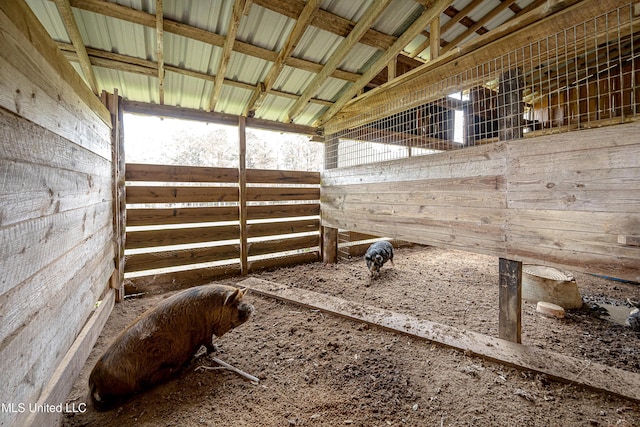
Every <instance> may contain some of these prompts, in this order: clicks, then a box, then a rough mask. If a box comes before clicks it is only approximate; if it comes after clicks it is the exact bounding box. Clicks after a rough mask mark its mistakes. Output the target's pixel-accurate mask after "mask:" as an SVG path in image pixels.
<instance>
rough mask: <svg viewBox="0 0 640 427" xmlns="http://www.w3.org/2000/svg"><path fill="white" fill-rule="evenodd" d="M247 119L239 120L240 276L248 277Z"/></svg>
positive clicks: (241, 118)
mask: <svg viewBox="0 0 640 427" xmlns="http://www.w3.org/2000/svg"><path fill="white" fill-rule="evenodd" d="M246 122H247V119H246V117H244V116H240V117H239V118H238V140H239V151H238V160H239V164H238V172H239V173H238V188H239V198H238V201H239V202H238V209H239V215H240V274H242V275H243V276H246V275H247V273H248V271H249V265H248V262H247V258H248V253H249V248H248V246H247V161H246V156H247V134H246Z"/></svg>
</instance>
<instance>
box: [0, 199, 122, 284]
mask: <svg viewBox="0 0 640 427" xmlns="http://www.w3.org/2000/svg"><path fill="white" fill-rule="evenodd" d="M110 207H111V202H110V201H106V202H103V203H99V204H97V205H93V206H88V207H86V208H82V209H74V210H72V211H67V212H61V213H59V214H54V215H50V216H46V217H41V218H38V219H35V220H32V221H27V222H21V223H18V224H16V225H13V226H9V227H8V228H5V229H2V230H1V231H0V247H2V248H3V251H2V253H0V271H2V272H3V275H2V277H1V278H0V295H2V294H3V293H5V292H6V291H8V290H9V289H11V288H12V287H13V286H15V285H16V284H17V283H21V282H22V281H24V280H26V279H27V278H28V277H29V276H31V275H32V274H34V273H35V272H37V271H39V270H40V269H42V268H46V267H47V266H48V265H49V263H51V262H53V261H54V260H55V259H57V258H59V257H60V256H61V255H62V254H64V253H66V252H68V251H69V250H71V249H72V248H73V247H75V246H76V245H77V244H78V243H79V242H82V241H83V240H85V239H87V238H89V237H91V235H93V234H94V233H96V232H97V231H98V230H100V229H102V228H103V227H104V226H105V224H111V209H110Z"/></svg>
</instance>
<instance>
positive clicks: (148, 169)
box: [125, 164, 320, 292]
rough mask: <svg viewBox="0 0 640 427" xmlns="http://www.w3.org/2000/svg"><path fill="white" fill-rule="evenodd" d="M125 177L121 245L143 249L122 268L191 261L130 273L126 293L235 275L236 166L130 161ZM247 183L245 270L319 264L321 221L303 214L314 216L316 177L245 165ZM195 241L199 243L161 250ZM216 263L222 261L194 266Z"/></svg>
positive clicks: (317, 194)
mask: <svg viewBox="0 0 640 427" xmlns="http://www.w3.org/2000/svg"><path fill="white" fill-rule="evenodd" d="M126 180H127V191H126V197H127V205H128V209H127V226H128V227H129V228H128V230H127V237H126V249H127V250H131V249H146V250H145V251H138V252H144V253H136V254H128V255H127V257H126V262H125V271H126V272H127V273H131V272H146V271H149V270H153V269H163V268H169V267H171V268H173V267H176V266H189V265H194V267H193V268H187V269H183V270H184V271H179V272H171V273H169V272H167V273H164V272H162V271H156V272H153V271H149V274H146V273H141V275H139V276H137V277H131V276H130V277H131V278H128V279H127V282H128V286H130V292H150V291H153V290H154V289H156V288H159V289H163V290H166V289H169V288H171V287H184V286H195V285H198V284H202V283H207V282H209V281H211V280H213V279H214V278H215V277H218V276H222V275H235V274H239V273H240V262H241V253H240V236H241V234H240V225H239V221H240V208H239V204H238V201H239V187H238V181H239V173H238V169H234V168H211V167H190V166H165V165H145V164H127V166H126ZM246 182H247V191H246V198H247V207H246V218H247V227H246V229H247V232H246V236H247V247H248V250H247V255H248V259H247V269H248V271H254V270H259V269H263V268H270V267H275V266H278V265H292V264H296V263H300V262H311V261H317V260H318V253H319V250H318V246H319V229H320V220H319V218H300V217H310V216H311V217H313V216H316V217H319V214H320V204H319V199H320V188H319V185H320V174H319V173H317V172H297V171H272V170H257V169H248V170H247V171H246ZM194 183H198V184H200V185H199V186H194ZM265 220H269V222H266V221H265ZM180 225H182V227H180ZM167 226H171V227H167ZM134 227H135V228H134ZM145 228H146V229H145ZM301 233H312V234H311V235H303V234H301ZM283 235H292V236H287V237H283ZM216 242H219V243H216ZM222 242H224V243H222ZM199 243H202V244H204V245H202V247H194V248H187V249H184V248H179V249H174V248H161V247H165V246H175V245H190V244H199ZM301 250H302V251H303V253H296V254H291V253H289V254H284V255H282V254H283V253H285V252H292V251H294V252H299V251H301ZM129 253H131V252H129ZM274 254H281V255H282V256H280V255H278V256H274ZM265 256H266V257H265ZM215 261H220V262H222V263H223V264H224V265H221V266H219V267H202V266H197V265H196V264H201V263H209V262H215Z"/></svg>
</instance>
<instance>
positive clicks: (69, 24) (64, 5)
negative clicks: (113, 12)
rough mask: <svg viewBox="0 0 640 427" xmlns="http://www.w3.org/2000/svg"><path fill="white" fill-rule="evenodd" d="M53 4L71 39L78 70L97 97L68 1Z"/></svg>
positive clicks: (87, 56)
mask: <svg viewBox="0 0 640 427" xmlns="http://www.w3.org/2000/svg"><path fill="white" fill-rule="evenodd" d="M55 2H56V6H57V7H58V12H60V16H61V17H62V21H63V22H64V26H65V29H66V30H67V34H69V38H70V39H71V43H73V46H74V47H75V49H76V52H77V53H78V60H79V61H80V68H81V69H82V72H83V73H84V77H85V79H87V83H88V84H89V87H90V88H91V90H92V91H93V93H94V94H95V95H98V94H99V93H100V91H99V90H98V81H97V80H96V75H95V74H94V73H93V68H92V67H91V61H90V60H89V55H88V54H87V49H86V47H85V45H84V41H82V36H81V35H80V30H79V29H78V23H77V22H76V18H75V17H74V16H73V11H72V10H71V4H70V3H69V0H55Z"/></svg>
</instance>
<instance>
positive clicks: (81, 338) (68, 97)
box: [0, 2, 115, 426]
mask: <svg viewBox="0 0 640 427" xmlns="http://www.w3.org/2000/svg"><path fill="white" fill-rule="evenodd" d="M0 28H2V30H1V31H0V46H2V48H0V81H2V84H1V85H0V129H1V134H0V171H2V172H1V175H2V181H1V182H0V247H1V248H2V249H1V250H0V271H2V277H1V279H0V283H1V285H0V298H1V305H0V318H2V322H1V323H0V377H1V382H2V384H3V386H2V387H1V389H0V402H2V405H3V406H2V411H0V424H2V425H7V426H14V425H15V426H18V425H29V424H32V423H36V424H39V425H55V424H56V423H57V420H58V419H59V417H60V416H61V413H60V412H59V411H53V412H50V413H46V411H37V410H30V408H31V409H34V408H35V409H37V408H44V407H46V405H57V404H59V403H61V402H63V401H64V399H65V397H66V395H67V394H68V392H69V390H70V387H71V385H72V384H71V381H72V380H73V379H74V378H75V376H77V374H78V372H79V369H80V367H81V366H82V364H83V363H84V361H85V360H86V357H87V356H88V352H89V351H90V349H91V347H92V346H93V344H94V342H95V340H96V339H97V334H98V333H99V331H100V330H101V328H102V325H103V324H104V322H105V321H106V317H107V316H108V314H109V312H110V307H112V303H113V293H112V292H111V291H109V280H110V278H111V276H112V274H113V272H114V267H115V266H114V254H115V252H114V240H113V239H114V229H113V223H112V218H113V195H112V189H113V175H112V173H113V172H112V133H111V129H112V124H111V118H110V115H109V112H108V110H107V109H106V108H105V106H104V105H103V104H102V103H101V102H100V100H99V98H98V97H96V95H95V94H94V93H92V91H91V90H90V89H89V88H88V87H87V86H86V84H85V83H84V82H83V81H82V79H81V78H80V77H79V76H78V74H77V73H76V72H75V70H74V69H73V68H72V67H71V65H70V64H69V63H68V61H67V60H66V59H65V58H64V57H63V56H62V54H61V53H60V52H59V50H58V49H57V47H56V46H55V43H54V42H53V41H52V40H51V38H50V36H49V35H48V34H47V33H46V31H45V30H44V28H42V26H41V25H40V23H39V22H38V20H37V19H36V18H35V16H33V14H32V12H31V10H30V9H29V8H28V7H27V6H26V4H25V3H23V2H1V3H0ZM98 301H102V302H103V304H102V305H101V307H98V308H97V309H96V306H97V302H98ZM96 314H99V316H98V318H96V317H95V316H96ZM92 316H93V317H92ZM88 319H92V320H91V321H90V322H89V323H87V321H88ZM85 324H86V325H91V327H90V328H89V329H88V330H87V329H84V327H85ZM74 346H75V347H74ZM72 348H73V349H74V350H71V349H72ZM83 357H84V358H83Z"/></svg>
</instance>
